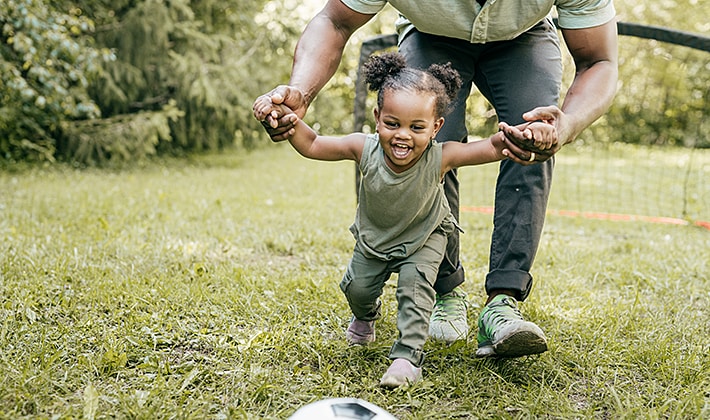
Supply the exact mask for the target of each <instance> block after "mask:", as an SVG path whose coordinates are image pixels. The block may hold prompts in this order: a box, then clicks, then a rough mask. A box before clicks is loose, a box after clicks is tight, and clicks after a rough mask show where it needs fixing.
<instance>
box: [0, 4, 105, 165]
mask: <svg viewBox="0 0 710 420" xmlns="http://www.w3.org/2000/svg"><path fill="white" fill-rule="evenodd" d="M64 10H68V12H62V11H60V10H59V9H54V8H51V7H49V6H48V5H47V4H45V3H44V2H42V1H39V0H4V1H3V8H2V13H0V31H1V32H0V154H1V155H2V157H3V158H6V159H45V160H53V159H54V154H55V148H56V142H55V139H56V136H57V134H58V131H59V124H60V123H61V122H62V121H66V120H76V119H86V118H95V117H98V116H99V115H100V110H99V108H98V107H97V106H96V104H95V103H94V102H93V101H92V100H91V98H90V97H89V95H88V93H87V86H88V83H89V82H90V80H91V78H92V77H93V76H95V75H96V74H98V73H99V72H100V66H101V63H102V61H104V60H108V59H110V58H111V54H110V52H108V51H106V50H99V49H96V48H94V47H93V46H92V43H91V42H90V41H91V39H90V38H88V37H87V36H86V34H89V33H91V31H92V30H93V23H92V21H91V20H90V19H87V18H86V17H85V16H83V15H82V14H81V11H80V10H79V9H77V8H67V9H64Z"/></svg>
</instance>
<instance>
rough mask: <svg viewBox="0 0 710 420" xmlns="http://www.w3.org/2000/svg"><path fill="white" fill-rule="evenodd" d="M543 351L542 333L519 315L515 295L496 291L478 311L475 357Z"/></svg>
mask: <svg viewBox="0 0 710 420" xmlns="http://www.w3.org/2000/svg"><path fill="white" fill-rule="evenodd" d="M545 351H547V338H545V333H543V332H542V330H541V329H540V327H538V326H537V325H535V324H534V323H532V322H530V321H525V320H524V319H523V316H522V315H520V311H519V310H518V306H517V304H516V301H515V298H513V297H510V296H507V295H503V294H501V295H498V296H496V297H494V298H493V300H491V301H490V302H489V303H488V305H486V306H485V307H484V308H483V311H481V315H480V317H479V318H478V349H477V350H476V357H520V356H527V355H530V354H538V353H543V352H545Z"/></svg>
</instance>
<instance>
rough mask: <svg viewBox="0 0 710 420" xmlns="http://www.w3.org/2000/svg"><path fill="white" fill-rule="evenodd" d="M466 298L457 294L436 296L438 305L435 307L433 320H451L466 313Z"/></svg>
mask: <svg viewBox="0 0 710 420" xmlns="http://www.w3.org/2000/svg"><path fill="white" fill-rule="evenodd" d="M465 309H466V298H465V297H464V296H463V295H459V294H457V293H456V292H451V293H447V294H445V295H442V296H439V295H437V296H436V305H434V314H433V315H432V318H433V319H435V320H444V319H449V318H451V317H452V316H456V315H458V314H460V313H465Z"/></svg>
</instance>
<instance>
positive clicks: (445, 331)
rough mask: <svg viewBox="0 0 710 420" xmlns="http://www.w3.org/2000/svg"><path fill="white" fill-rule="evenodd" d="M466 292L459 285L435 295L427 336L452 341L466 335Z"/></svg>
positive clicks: (464, 337) (461, 338) (462, 338)
mask: <svg viewBox="0 0 710 420" xmlns="http://www.w3.org/2000/svg"><path fill="white" fill-rule="evenodd" d="M467 307H468V304H467V302H466V292H464V291H463V290H462V289H461V288H460V287H457V288H455V289H454V290H452V291H451V292H450V293H447V294H445V295H438V294H437V295H436V303H435V304H434V311H433V312H432V314H431V319H430V320H429V336H430V337H431V338H433V339H435V340H441V341H445V342H447V343H453V342H455V341H457V340H465V339H466V337H467V336H468V320H467V319H466V309H467Z"/></svg>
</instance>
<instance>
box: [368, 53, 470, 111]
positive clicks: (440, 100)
mask: <svg viewBox="0 0 710 420" xmlns="http://www.w3.org/2000/svg"><path fill="white" fill-rule="evenodd" d="M363 74H364V75H365V81H366V82H367V84H368V86H369V88H370V90H372V91H375V92H377V107H378V108H382V101H383V98H384V91H385V90H387V89H412V90H415V91H418V92H423V93H430V94H432V95H434V96H435V98H436V105H435V109H434V112H435V114H436V116H437V117H442V116H444V115H445V114H446V112H447V111H448V108H449V104H450V103H451V101H453V99H454V98H455V97H456V94H457V93H458V91H459V89H460V88H461V77H460V76H459V73H458V72H457V71H456V70H454V69H453V68H452V67H451V63H446V64H444V65H441V64H432V65H431V66H429V68H428V69H426V70H419V69H415V68H413V67H407V62H406V60H405V59H404V56H402V55H401V54H399V53H393V52H389V53H384V54H381V55H375V56H372V57H370V59H369V60H368V61H367V62H366V63H365V65H364V67H363Z"/></svg>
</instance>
